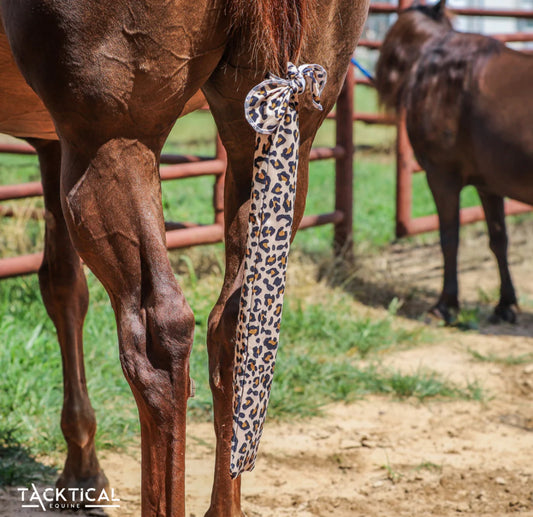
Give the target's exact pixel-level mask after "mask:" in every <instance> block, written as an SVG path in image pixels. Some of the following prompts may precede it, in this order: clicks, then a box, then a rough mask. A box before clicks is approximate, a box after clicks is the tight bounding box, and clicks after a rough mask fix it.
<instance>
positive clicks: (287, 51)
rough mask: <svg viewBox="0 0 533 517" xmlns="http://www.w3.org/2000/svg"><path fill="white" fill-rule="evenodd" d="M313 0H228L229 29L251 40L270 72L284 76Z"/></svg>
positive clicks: (296, 51)
mask: <svg viewBox="0 0 533 517" xmlns="http://www.w3.org/2000/svg"><path fill="white" fill-rule="evenodd" d="M313 1H316V0H229V14H230V16H231V20H232V32H233V33H234V34H236V35H237V36H238V40H239V41H242V38H241V37H240V36H246V39H247V40H248V41H252V42H253V49H252V52H253V53H254V54H255V55H256V56H257V55H261V59H262V60H263V59H264V60H265V66H266V68H267V69H268V71H270V72H274V73H277V74H280V75H285V73H286V71H287V63H288V62H289V61H294V60H296V59H297V58H298V55H299V53H300V50H301V47H302V42H303V40H304V36H305V33H306V31H307V29H308V27H309V22H310V19H311V13H312V9H311V2H313Z"/></svg>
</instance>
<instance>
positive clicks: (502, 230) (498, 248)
mask: <svg viewBox="0 0 533 517" xmlns="http://www.w3.org/2000/svg"><path fill="white" fill-rule="evenodd" d="M478 193H479V197H480V199H481V203H482V204H483V210H484V211H485V219H486V221H487V229H488V231H489V243H490V249H491V251H492V253H494V256H495V257H496V261H497V262H498V270H499V272H500V301H499V303H498V305H497V306H496V308H495V309H494V314H493V315H492V317H491V321H493V322H494V323H497V322H498V321H500V320H503V321H508V322H509V323H514V322H515V321H516V314H515V313H514V311H513V309H512V306H513V305H516V304H517V300H516V294H515V290H514V287H513V281H512V280H511V273H510V271H509V264H508V263H507V243H508V241H507V230H506V227H505V209H504V200H503V197H501V196H498V195H495V194H488V193H486V192H482V191H480V190H479V189H478Z"/></svg>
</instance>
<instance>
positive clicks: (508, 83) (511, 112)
mask: <svg viewBox="0 0 533 517" xmlns="http://www.w3.org/2000/svg"><path fill="white" fill-rule="evenodd" d="M531 84H533V60H532V59H530V58H529V57H525V56H523V55H520V54H518V53H511V52H509V53H502V54H501V55H499V56H497V57H496V58H494V59H493V60H491V61H490V62H489V64H488V66H487V67H486V69H485V71H484V74H483V75H482V77H481V81H480V88H479V92H480V93H479V95H478V97H477V99H476V100H475V101H474V102H473V109H472V115H473V116H472V121H471V123H472V127H471V130H472V143H473V149H474V153H475V157H476V162H477V169H478V174H480V175H482V176H484V180H485V184H486V186H487V188H490V189H491V190H493V189H495V190H498V192H495V193H499V194H502V195H505V196H508V197H511V198H513V199H517V200H519V201H522V202H525V203H529V204H533V132H532V131H531V127H532V125H533V97H532V96H531Z"/></svg>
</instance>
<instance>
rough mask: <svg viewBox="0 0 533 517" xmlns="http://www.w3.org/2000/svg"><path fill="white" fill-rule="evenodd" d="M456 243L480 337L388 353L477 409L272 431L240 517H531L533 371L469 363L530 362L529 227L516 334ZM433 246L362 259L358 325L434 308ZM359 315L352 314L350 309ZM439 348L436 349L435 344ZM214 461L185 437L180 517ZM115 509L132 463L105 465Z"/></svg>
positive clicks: (131, 506) (406, 246) (210, 441)
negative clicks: (469, 397) (477, 397)
mask: <svg viewBox="0 0 533 517" xmlns="http://www.w3.org/2000/svg"><path fill="white" fill-rule="evenodd" d="M464 233H465V237H464V238H463V241H462V245H461V253H460V286H461V300H462V302H463V303H464V305H466V306H469V307H474V308H476V309H477V311H478V315H477V321H478V322H479V329H477V330H474V331H469V332H464V331H461V330H458V329H453V328H440V327H436V328H434V329H433V330H432V335H433V339H431V342H430V343H428V344H426V345H422V346H417V347H414V348H410V349H405V350H401V351H397V352H388V353H387V354H386V356H385V357H386V359H385V361H386V362H387V363H388V364H390V365H391V366H394V367H395V368H398V369H401V370H402V371H405V372H410V371H413V370H416V369H417V368H419V367H421V366H425V367H427V368H429V369H433V370H436V371H439V372H441V373H442V374H443V375H445V376H446V377H447V378H449V379H450V380H452V381H454V382H457V383H459V384H462V385H464V384H465V383H467V382H473V381H478V382H479V383H480V384H481V385H482V387H483V389H484V392H485V394H486V395H487V398H486V400H485V401H484V402H476V401H472V402H465V401H429V402H424V403H419V402H417V401H414V400H408V401H395V400H391V399H390V398H386V397H377V396H372V397H368V398H366V399H365V400H364V401H361V402H357V403H353V404H350V405H345V404H336V405H332V406H331V407H329V408H327V411H326V416H325V417H324V418H316V419H313V420H306V421H302V422H293V423H270V424H269V423H267V425H266V428H265V433H264V438H263V442H262V445H261V450H260V456H259V459H258V462H257V467H256V470H255V471H254V472H252V473H249V474H245V475H244V477H243V509H244V511H245V512H246V515H248V516H249V517H277V516H297V517H311V516H320V517H326V516H328V517H329V516H336V517H374V516H376V517H377V516H380V517H381V516H384V517H389V516H391V517H392V516H409V517H413V516H416V517H424V516H435V517H439V516H453V515H468V516H480V517H481V516H484V517H485V516H486V517H501V516H504V515H506V514H511V513H521V514H522V515H527V516H533V363H532V362H524V363H522V364H517V365H506V364H502V363H500V362H495V361H487V362H481V361H477V360H475V359H474V357H473V355H472V352H471V351H472V350H474V351H477V352H479V353H481V354H483V355H485V356H489V355H491V354H493V355H494V356H498V357H500V358H507V357H509V356H521V355H523V354H532V353H533V274H532V272H533V259H532V256H533V253H532V251H533V221H531V220H530V221H526V222H524V223H522V224H518V225H516V227H515V228H514V229H513V231H512V234H511V243H512V247H511V250H510V259H511V269H512V273H513V276H514V279H515V284H516V287H517V290H518V292H519V297H520V300H521V305H522V311H521V313H520V314H519V316H518V323H517V324H516V325H514V326H512V325H509V324H502V325H497V326H496V325H490V324H488V322H487V317H488V315H489V314H490V311H491V305H494V299H495V297H496V293H497V287H498V279H497V275H496V271H495V265H494V261H493V259H492V257H491V256H490V252H489V251H488V247H487V243H486V238H485V236H484V234H481V231H480V230H479V229H477V228H470V229H468V230H467V231H466V232H464ZM440 263H441V258H440V252H439V249H438V245H437V244H435V243H432V244H427V245H421V244H418V245H413V244H412V243H400V244H395V245H393V246H391V247H390V248H389V250H388V251H387V252H384V253H382V254H380V255H379V258H378V259H376V257H373V258H368V259H365V258H364V257H361V258H360V259H359V261H358V264H359V265H358V268H357V271H356V273H355V274H354V276H353V280H352V282H350V283H349V284H346V287H345V288H346V289H348V290H349V291H350V292H352V293H354V295H355V296H356V298H357V299H358V300H360V302H361V303H360V304H359V305H360V310H361V312H362V313H370V314H372V313H375V314H376V315H377V314H381V315H383V314H384V310H385V309H384V308H383V306H384V305H387V303H388V301H390V299H391V298H392V297H393V296H397V297H398V298H399V299H400V300H401V301H402V302H403V305H402V307H401V309H400V316H399V323H400V324H402V325H412V324H419V323H418V322H417V323H413V320H414V319H419V318H420V316H421V315H423V314H424V310H425V309H427V308H428V306H429V305H430V304H431V303H432V302H434V301H435V298H436V296H437V294H438V290H439V288H440V284H441V276H440V275H441V271H440ZM359 305H358V306H359ZM435 336H436V337H435ZM213 455H214V435H213V431H212V426H211V425H210V424H201V423H191V424H190V425H189V428H188V449H187V499H186V505H187V516H188V517H193V516H195V517H200V516H203V515H204V513H205V511H206V509H207V507H208V505H209V493H210V489H211V482H212V470H213ZM102 464H103V467H104V469H105V471H106V473H107V476H108V478H109V480H110V483H111V486H112V487H113V488H115V491H116V493H117V495H118V497H120V499H121V503H120V504H121V508H120V509H119V510H113V511H109V515H110V516H117V517H118V516H130V515H131V516H138V515H139V514H140V506H139V505H140V498H139V494H140V463H139V454H138V450H132V451H130V453H129V454H121V455H119V454H109V453H108V454H103V455H102ZM17 497H18V496H17V494H16V493H15V492H14V491H13V490H11V491H7V492H6V491H4V492H1V491H0V515H2V516H11V515H17V516H23V515H35V513H26V514H25V513H22V512H21V510H20V503H19V502H18V499H17Z"/></svg>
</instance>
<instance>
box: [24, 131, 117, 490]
mask: <svg viewBox="0 0 533 517" xmlns="http://www.w3.org/2000/svg"><path fill="white" fill-rule="evenodd" d="M29 142H30V143H31V144H32V145H33V146H34V147H35V148H36V150H37V153H38V155H39V162H40V165H41V177H42V184H43V191H44V202H45V210H46V212H45V214H46V215H45V224H46V229H45V245H44V258H43V262H42V265H41V267H40V269H39V284H40V288H41V294H42V297H43V301H44V304H45V307H46V310H47V312H48V315H49V316H50V319H51V320H52V321H53V323H54V325H55V327H56V331H57V337H58V341H59V346H60V348H61V359H62V362H63V410H62V412H61V430H62V431H63V435H64V437H65V440H66V442H67V459H66V461H65V466H64V469H63V472H62V474H61V476H60V478H59V479H58V481H57V487H58V488H83V489H84V491H86V490H87V489H89V488H94V489H95V493H96V494H100V493H101V491H102V489H103V488H106V487H107V485H108V481H107V478H106V477H105V475H104V473H103V471H102V470H101V469H100V466H99V464H98V460H97V458H96V450H95V445H94V436H95V433H96V418H95V415H94V410H93V408H92V406H91V402H90V400H89V395H88V393H87V384H86V381H85V368H84V364H83V337H82V330H83V322H84V319H85V315H86V313H87V304H88V299H89V292H88V290H87V283H86V281H85V275H84V272H83V269H82V266H81V262H80V258H79V256H78V254H77V253H76V250H75V249H74V247H73V245H72V242H71V240H70V236H69V234H68V230H67V226H66V223H65V219H64V217H63V211H62V209H61V201H60V195H59V190H60V170H61V147H60V145H59V142H57V141H45V140H36V139H32V140H29ZM69 493H70V492H68V493H67V494H69Z"/></svg>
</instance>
